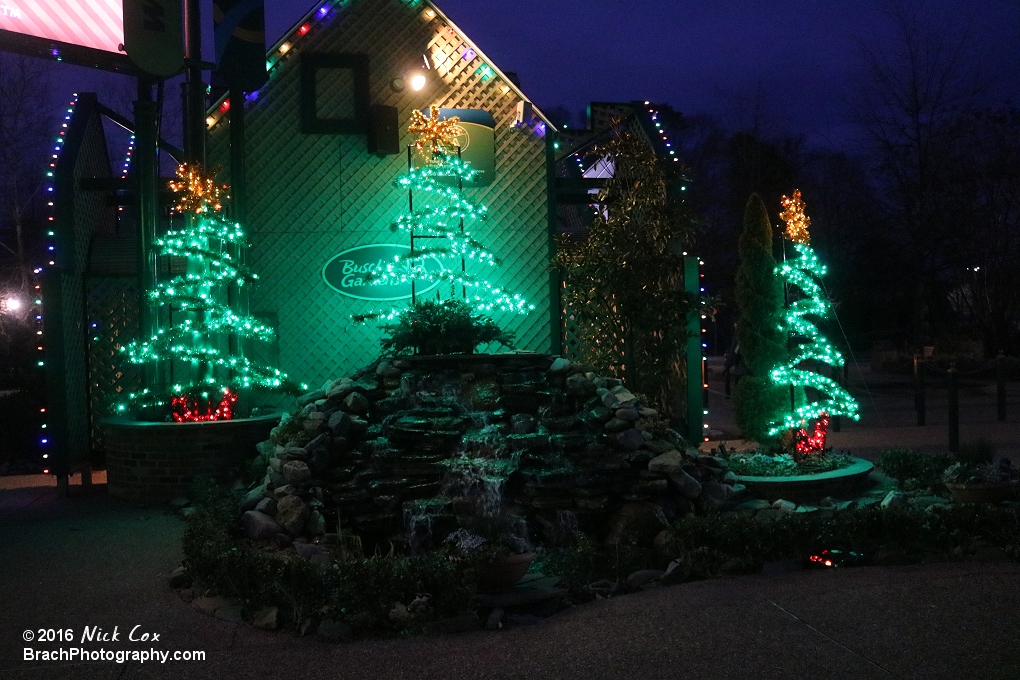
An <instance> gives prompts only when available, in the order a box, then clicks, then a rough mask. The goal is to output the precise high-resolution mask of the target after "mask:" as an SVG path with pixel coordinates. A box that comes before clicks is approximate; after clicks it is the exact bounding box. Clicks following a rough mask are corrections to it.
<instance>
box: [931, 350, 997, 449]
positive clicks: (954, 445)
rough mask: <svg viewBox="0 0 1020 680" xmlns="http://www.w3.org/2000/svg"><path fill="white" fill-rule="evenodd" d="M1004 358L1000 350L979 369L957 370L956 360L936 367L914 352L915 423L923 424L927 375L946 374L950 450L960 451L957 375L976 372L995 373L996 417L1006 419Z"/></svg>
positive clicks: (974, 373)
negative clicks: (942, 366)
mask: <svg viewBox="0 0 1020 680" xmlns="http://www.w3.org/2000/svg"><path fill="white" fill-rule="evenodd" d="M1005 364H1006V358H1005V357H1004V356H1003V354H1002V352H999V355H998V356H997V357H995V359H992V360H991V361H989V362H988V363H987V364H985V365H984V366H981V367H979V368H976V369H973V370H969V371H960V370H958V369H957V368H956V362H950V364H949V367H948V368H947V369H945V370H942V369H941V368H939V366H938V365H937V364H936V362H934V361H930V360H926V359H925V358H924V357H923V356H922V355H920V354H915V355H914V411H915V412H916V414H917V424H918V426H921V427H923V426H924V425H925V422H926V420H927V404H926V396H925V393H926V385H927V380H926V377H925V376H926V374H927V373H932V374H933V375H934V374H941V375H944V376H945V381H946V385H947V388H948V390H949V428H948V429H949V450H950V451H952V452H957V451H959V450H960V376H977V375H979V374H985V375H987V374H994V376H995V397H996V399H995V401H996V419H997V420H998V421H999V422H1003V421H1005V420H1006V370H1005Z"/></svg>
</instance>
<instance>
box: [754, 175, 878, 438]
mask: <svg viewBox="0 0 1020 680" xmlns="http://www.w3.org/2000/svg"><path fill="white" fill-rule="evenodd" d="M783 208H784V210H783V212H782V213H780V215H779V216H780V217H781V218H783V221H785V222H786V238H787V239H788V240H790V241H791V242H792V243H793V249H794V250H795V251H796V253H797V257H795V258H793V259H791V260H787V261H786V262H784V263H783V264H781V265H779V266H777V267H776V274H777V275H778V276H779V277H780V279H782V281H784V282H785V284H786V285H787V286H789V287H790V288H791V289H792V290H794V291H799V295H798V298H797V299H796V300H794V301H793V302H791V303H790V304H789V305H788V306H787V308H786V313H785V315H784V317H783V320H782V322H781V323H780V324H779V328H780V330H781V331H782V332H783V333H784V334H785V335H786V336H787V337H788V338H790V339H791V341H792V344H793V351H792V352H791V354H790V356H789V358H788V360H787V361H785V362H782V363H780V364H779V365H777V366H776V367H775V368H773V369H772V371H771V377H772V381H773V383H775V384H776V385H789V386H792V387H799V388H808V389H809V390H811V392H809V393H808V395H809V399H810V395H811V394H815V395H817V398H815V399H814V400H808V401H806V403H803V404H801V405H799V406H797V407H796V408H794V407H793V406H792V405H791V406H790V408H789V409H788V410H787V412H786V413H784V414H782V416H780V417H778V418H775V419H773V420H772V422H770V423H769V434H770V435H772V436H775V435H777V434H779V433H781V432H784V431H787V430H793V431H794V438H795V439H796V440H797V450H798V452H800V453H809V452H811V451H816V450H821V448H824V437H825V431H824V430H825V428H824V424H825V423H827V422H828V419H829V417H830V416H836V415H842V416H848V417H850V418H853V419H854V420H859V419H860V415H859V414H858V407H857V401H856V400H855V399H854V398H853V397H852V396H850V393H849V392H847V391H846V390H845V389H843V388H842V387H840V386H839V384H838V383H836V382H835V381H834V380H832V379H830V378H828V377H826V376H824V375H821V374H820V373H818V372H816V371H813V370H811V369H809V368H807V367H806V366H805V363H806V362H811V361H814V362H820V363H822V364H825V365H828V366H832V367H841V366H843V363H844V360H843V355H842V354H840V353H839V351H838V350H837V349H836V348H835V347H833V346H832V345H831V344H830V343H829V341H828V340H827V339H826V338H825V336H823V335H822V334H821V332H819V330H818V327H817V326H816V325H815V323H814V322H813V321H812V320H811V317H815V318H818V319H825V318H827V317H828V315H829V312H830V311H831V305H830V304H829V302H828V301H827V300H826V299H825V298H824V296H823V293H822V288H821V286H820V285H819V283H818V281H819V280H820V279H821V277H823V276H825V271H826V268H825V265H823V264H822V263H821V262H820V261H819V260H818V256H817V255H815V251H814V249H812V248H811V245H810V236H809V234H808V227H809V226H810V225H811V219H810V218H809V217H808V216H807V215H805V214H804V202H803V201H802V200H801V197H800V191H799V190H797V191H794V192H793V197H792V198H788V197H786V196H783ZM810 421H820V422H821V423H822V427H819V426H818V424H815V425H814V426H813V432H812V433H808V429H807V428H808V425H809V423H810Z"/></svg>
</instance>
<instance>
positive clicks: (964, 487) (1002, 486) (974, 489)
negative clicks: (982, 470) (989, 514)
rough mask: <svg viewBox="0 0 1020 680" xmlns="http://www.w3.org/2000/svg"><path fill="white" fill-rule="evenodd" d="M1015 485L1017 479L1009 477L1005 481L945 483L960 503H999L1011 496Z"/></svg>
mask: <svg viewBox="0 0 1020 680" xmlns="http://www.w3.org/2000/svg"><path fill="white" fill-rule="evenodd" d="M1016 485H1017V480H1015V479H1011V480H1007V481H1005V482H979V483H972V484H946V488H947V489H949V493H950V494H952V496H953V499H954V500H956V501H959V502H960V503H1001V502H1002V501H1005V500H1009V499H1010V498H1011V497H1012V496H1013V493H1014V492H1015V491H1016Z"/></svg>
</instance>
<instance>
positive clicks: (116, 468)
mask: <svg viewBox="0 0 1020 680" xmlns="http://www.w3.org/2000/svg"><path fill="white" fill-rule="evenodd" d="M279 422H280V416H279V414H276V415H268V416H259V417H257V418H238V419H236V420H220V421H214V422H207V423H154V422H141V421H134V420H127V419H122V418H107V419H105V420H103V421H102V422H101V424H100V426H101V427H102V431H103V442H104V444H105V448H106V473H107V489H108V491H109V493H110V495H111V496H113V497H114V498H117V499H120V500H123V501H128V502H129V503H140V504H143V505H155V504H159V503H162V502H165V501H168V500H170V499H172V498H175V497H177V496H182V495H186V494H187V492H188V488H189V486H190V485H191V481H192V480H193V479H194V478H195V477H199V476H213V477H218V476H222V475H224V474H225V473H226V472H227V471H229V470H230V469H231V468H239V467H242V466H244V465H246V464H247V463H248V461H250V460H251V459H252V458H253V457H254V456H255V454H256V451H255V445H256V444H257V443H259V442H261V441H264V440H266V439H268V438H269V432H270V430H272V429H273V428H274V427H276V425H278V424H279Z"/></svg>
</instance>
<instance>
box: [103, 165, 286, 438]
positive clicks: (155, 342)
mask: <svg viewBox="0 0 1020 680" xmlns="http://www.w3.org/2000/svg"><path fill="white" fill-rule="evenodd" d="M177 177H178V180H177V181H173V182H170V189H171V190H172V191H173V192H174V193H175V194H176V195H177V203H176V204H175V205H174V207H173V212H174V213H178V214H180V215H182V216H183V221H184V225H183V227H182V228H181V229H171V230H170V231H168V232H167V233H166V234H165V235H164V236H162V237H160V238H157V239H155V241H154V242H153V250H154V251H155V253H156V255H157V256H167V257H183V258H186V262H187V268H186V272H185V273H183V274H178V275H176V276H174V277H172V278H171V279H169V280H167V281H162V282H160V283H158V284H157V285H156V286H155V287H154V288H153V289H152V290H149V291H148V298H149V300H150V302H151V303H152V306H153V308H154V312H157V316H160V315H158V310H160V309H163V310H164V311H166V312H169V313H164V314H163V315H161V316H162V318H163V319H169V320H170V323H167V324H161V325H160V327H159V328H158V330H157V331H156V334H155V335H153V336H152V337H151V338H149V339H148V340H146V341H139V340H135V341H133V342H131V343H129V344H127V345H125V346H124V347H123V348H122V351H123V352H126V354H127V357H128V361H129V362H131V363H133V364H150V365H152V367H153V368H152V370H153V371H154V372H156V373H160V375H159V376H158V378H157V382H162V378H163V373H165V372H166V371H167V369H172V371H173V373H174V374H175V377H176V376H177V375H184V376H186V377H187V379H186V380H175V382H174V384H173V385H172V386H170V387H169V388H162V387H158V388H155V389H153V390H149V389H146V390H143V391H142V392H140V393H137V394H131V395H128V397H129V398H128V402H127V403H120V404H118V405H117V410H118V411H119V412H125V411H127V410H128V407H129V406H134V407H136V408H141V409H146V408H152V407H156V408H157V409H165V408H166V407H167V406H169V407H170V415H172V417H173V418H174V420H176V421H177V422H185V421H203V420H229V419H230V418H232V417H233V410H234V404H235V402H236V401H237V398H238V390H243V389H247V388H254V387H265V388H270V389H274V390H292V391H296V390H297V389H298V386H297V385H295V384H293V383H292V382H290V381H289V380H288V379H287V375H286V374H284V373H282V372H281V371H280V370H279V369H276V368H273V367H271V366H267V365H264V364H262V363H260V362H258V361H255V360H254V359H252V358H251V357H249V356H245V354H244V352H243V351H241V349H240V347H241V345H242V343H241V342H239V341H241V340H252V341H257V342H271V341H272V340H273V339H274V336H275V331H274V330H273V329H272V328H271V327H269V326H266V325H265V324H262V323H260V322H259V321H258V320H257V319H255V318H254V317H252V316H249V315H247V314H240V313H238V312H237V311H235V310H234V309H232V308H231V305H230V304H228V297H229V291H231V290H233V291H235V292H236V291H238V290H239V289H241V288H242V287H244V286H247V285H250V284H252V283H254V282H255V281H256V280H257V279H258V276H256V274H255V273H254V272H252V271H251V270H250V269H249V268H248V267H246V266H245V265H244V264H243V263H242V262H243V256H242V253H243V251H244V249H245V248H247V246H248V244H247V241H246V238H245V234H244V231H243V230H242V229H241V226H240V225H239V224H236V223H233V222H230V221H229V220H227V219H226V218H225V217H224V215H223V205H222V203H221V196H222V192H223V189H225V188H226V187H221V186H219V185H217V184H216V183H215V181H214V180H213V179H212V178H211V177H207V176H205V175H204V174H203V172H202V168H201V167H199V166H196V165H187V164H185V165H181V166H180V167H179V168H178V169H177ZM154 415H155V417H159V416H160V415H162V414H161V413H160V411H157V412H156V414H154Z"/></svg>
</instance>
